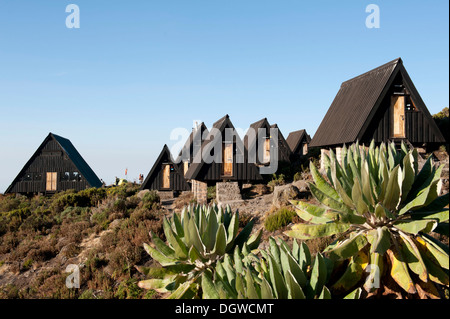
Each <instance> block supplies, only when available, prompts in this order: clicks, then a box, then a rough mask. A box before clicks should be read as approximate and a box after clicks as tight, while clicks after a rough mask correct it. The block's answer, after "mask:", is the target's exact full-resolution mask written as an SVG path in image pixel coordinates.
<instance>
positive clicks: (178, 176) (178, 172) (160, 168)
mask: <svg viewBox="0 0 450 319" xmlns="http://www.w3.org/2000/svg"><path fill="white" fill-rule="evenodd" d="M141 189H151V190H157V191H175V192H181V191H188V190H189V189H190V187H189V184H188V183H187V182H186V180H185V179H184V174H183V171H182V169H181V167H180V165H179V164H176V163H174V161H173V160H172V155H171V153H170V150H169V148H168V147H167V145H164V147H163V149H162V151H161V153H160V154H159V156H158V158H157V159H156V161H155V163H154V164H153V167H152V169H151V170H150V172H149V173H148V175H147V177H146V178H145V180H144V182H143V183H142V186H141Z"/></svg>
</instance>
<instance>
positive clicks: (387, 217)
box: [286, 142, 449, 297]
mask: <svg viewBox="0 0 450 319" xmlns="http://www.w3.org/2000/svg"><path fill="white" fill-rule="evenodd" d="M325 161H326V172H327V177H328V181H327V180H326V179H325V177H323V176H321V175H320V174H319V172H318V170H317V168H316V167H315V166H314V165H313V164H311V166H310V168H311V173H312V176H313V178H314V183H310V185H309V186H310V189H311V193H312V194H313V195H314V197H315V198H316V199H317V200H318V201H319V202H320V203H321V206H316V205H311V204H307V203H304V202H294V204H295V205H296V209H297V213H298V215H299V216H300V218H302V219H304V220H305V221H309V222H311V224H297V225H294V226H293V227H292V230H290V231H288V232H286V234H287V235H289V236H292V237H295V238H299V239H310V238H315V237H324V236H330V235H337V236H339V238H338V239H337V240H336V241H335V242H334V243H332V244H331V245H330V246H329V247H328V248H327V249H326V250H325V252H326V254H327V255H328V256H330V258H331V259H333V260H336V261H341V260H350V264H349V266H348V268H347V270H348V271H347V276H348V279H349V280H348V281H347V282H343V283H342V285H343V287H344V286H345V287H347V288H348V287H350V286H352V285H354V284H356V283H357V282H358V279H360V278H362V276H363V275H364V271H361V270H364V269H365V267H366V265H368V264H371V265H373V267H372V268H373V269H372V272H371V275H370V276H372V277H371V278H372V279H373V276H374V275H375V273H376V272H375V271H374V269H375V265H376V266H377V269H378V270H379V271H380V274H386V276H388V277H391V278H392V279H393V280H394V281H395V282H396V283H397V284H398V285H399V286H400V287H401V288H402V289H403V290H404V292H406V293H408V294H417V293H418V292H419V291H420V296H424V294H423V293H422V292H424V291H425V295H426V296H429V297H430V296H431V297H436V296H438V295H439V294H438V292H437V290H436V288H435V287H434V285H433V284H431V283H430V281H432V282H435V283H437V284H440V285H444V286H448V285H449V277H448V269H449V255H448V246H446V245H444V244H442V243H441V242H439V241H437V240H436V239H434V238H433V237H432V236H430V235H429V233H430V232H431V231H434V232H437V233H444V234H446V235H448V231H449V226H448V219H449V212H448V208H444V207H445V206H446V205H448V202H449V194H448V193H447V194H445V195H442V196H439V195H440V192H441V186H442V181H441V179H440V175H441V171H442V169H443V165H442V166H441V167H439V168H435V167H434V165H433V162H432V159H431V157H430V158H428V160H427V161H426V163H425V164H424V166H423V168H422V169H421V170H420V171H419V169H418V153H417V150H412V151H408V150H407V149H406V147H405V145H404V144H402V147H401V150H400V151H397V150H396V148H395V146H394V144H393V143H391V144H388V145H387V146H386V145H385V144H381V146H380V147H375V145H374V142H372V143H371V145H370V147H369V149H368V150H365V149H361V148H360V147H359V145H358V143H356V144H353V145H352V146H351V147H350V148H349V149H347V148H346V147H345V146H344V148H343V151H342V158H341V163H342V164H339V162H338V161H337V159H336V156H335V154H334V153H333V152H332V151H331V152H330V157H329V158H328V157H325ZM361 255H363V256H361ZM443 269H446V270H447V271H445V270H443Z"/></svg>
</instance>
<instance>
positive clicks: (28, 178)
mask: <svg viewBox="0 0 450 319" xmlns="http://www.w3.org/2000/svg"><path fill="white" fill-rule="evenodd" d="M22 180H23V181H25V182H28V181H32V180H33V173H26V174H25V175H24V176H23V179H22Z"/></svg>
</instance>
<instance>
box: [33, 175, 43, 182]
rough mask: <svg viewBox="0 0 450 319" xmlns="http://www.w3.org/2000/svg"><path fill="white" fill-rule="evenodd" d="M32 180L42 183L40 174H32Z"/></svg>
mask: <svg viewBox="0 0 450 319" xmlns="http://www.w3.org/2000/svg"><path fill="white" fill-rule="evenodd" d="M33 180H34V181H42V173H34V174H33Z"/></svg>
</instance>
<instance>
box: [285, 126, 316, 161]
mask: <svg viewBox="0 0 450 319" xmlns="http://www.w3.org/2000/svg"><path fill="white" fill-rule="evenodd" d="M286 142H287V143H288V145H289V148H290V149H291V152H292V156H293V158H294V159H295V160H296V159H299V158H300V157H302V156H305V155H307V154H308V145H309V143H310V142H311V137H310V136H309V134H308V133H306V130H298V131H294V132H291V133H289V135H288V137H287V139H286Z"/></svg>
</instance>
